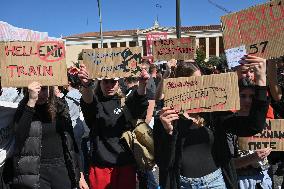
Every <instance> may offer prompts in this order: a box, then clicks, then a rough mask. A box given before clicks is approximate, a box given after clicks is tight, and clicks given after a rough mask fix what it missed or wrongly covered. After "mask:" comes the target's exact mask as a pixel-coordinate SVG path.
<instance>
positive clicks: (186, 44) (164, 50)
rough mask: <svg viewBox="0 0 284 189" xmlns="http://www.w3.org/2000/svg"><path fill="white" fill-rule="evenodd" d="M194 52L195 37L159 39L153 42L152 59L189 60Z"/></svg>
mask: <svg viewBox="0 0 284 189" xmlns="http://www.w3.org/2000/svg"><path fill="white" fill-rule="evenodd" d="M195 52H196V43H195V37H188V38H180V39H161V40H158V41H154V42H153V56H154V60H171V59H176V60H189V59H194V55H195Z"/></svg>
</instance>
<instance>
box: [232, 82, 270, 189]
mask: <svg viewBox="0 0 284 189" xmlns="http://www.w3.org/2000/svg"><path fill="white" fill-rule="evenodd" d="M239 92H240V110H239V111H237V113H236V114H237V115H238V116H248V115H249V111H250V109H251V105H252V101H253V98H254V96H255V88H254V85H253V84H252V83H249V81H247V79H246V78H244V79H243V80H241V82H239ZM232 137H233V138H234V140H231V141H234V143H233V146H234V153H235V154H234V156H236V158H235V159H234V162H235V165H236V169H237V174H238V180H239V188H240V189H253V188H263V189H271V188H272V180H271V178H270V176H269V175H268V168H269V163H268V159H267V157H268V155H269V154H270V152H271V150H272V149H271V148H264V149H260V150H256V151H252V150H249V151H246V150H239V148H238V139H237V137H234V136H232Z"/></svg>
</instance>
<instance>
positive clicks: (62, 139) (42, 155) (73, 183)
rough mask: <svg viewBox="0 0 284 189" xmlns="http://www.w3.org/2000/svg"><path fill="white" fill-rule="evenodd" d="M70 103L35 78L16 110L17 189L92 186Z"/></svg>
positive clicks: (66, 188) (84, 187)
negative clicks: (72, 119) (69, 107)
mask: <svg viewBox="0 0 284 189" xmlns="http://www.w3.org/2000/svg"><path fill="white" fill-rule="evenodd" d="M68 112H69V111H68V106H67V103H66V102H65V101H64V100H63V99H61V98H58V97H55V94H54V89H53V87H43V86H41V84H40V83H38V82H32V83H30V84H29V86H28V91H27V93H26V94H25V97H24V99H23V100H22V101H21V102H20V104H19V107H18V109H17V112H16V114H15V128H14V130H15V136H16V144H15V157H14V178H13V188H15V189H29V188H30V189H34V188H41V189H70V188H77V187H79V188H80V189H88V186H87V184H86V182H85V180H84V176H83V173H82V172H80V170H81V169H82V166H81V162H80V156H79V150H78V147H77V145H76V142H75V140H74V134H73V128H72V123H71V119H70V116H69V113H68Z"/></svg>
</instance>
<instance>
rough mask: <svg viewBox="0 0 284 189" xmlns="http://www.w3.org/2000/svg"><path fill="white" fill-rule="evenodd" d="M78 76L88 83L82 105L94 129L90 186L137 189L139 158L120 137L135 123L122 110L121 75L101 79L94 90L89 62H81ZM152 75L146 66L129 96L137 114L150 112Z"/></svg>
mask: <svg viewBox="0 0 284 189" xmlns="http://www.w3.org/2000/svg"><path fill="white" fill-rule="evenodd" d="M78 76H79V78H80V79H81V82H82V85H83V86H84V87H83V89H82V99H81V108H82V112H83V115H84V118H85V121H86V124H87V125H88V126H89V127H90V130H91V131H90V142H91V162H90V163H91V166H90V172H89V181H90V188H91V189H106V188H112V189H121V188H124V189H135V187H136V168H135V160H134V157H133V155H132V153H131V151H130V149H129V147H128V146H127V145H126V144H125V143H124V142H123V140H121V139H120V138H121V136H122V134H123V132H125V131H127V130H131V129H132V125H131V124H130V121H131V120H126V118H125V116H124V113H123V110H122V99H121V96H120V95H119V94H118V89H119V85H118V78H108V79H106V78H104V79H102V80H100V81H98V83H97V89H96V90H95V93H94V90H93V89H92V88H91V87H89V85H90V82H91V81H90V79H89V73H88V71H87V69H86V67H85V65H81V69H80V72H79V74H78ZM148 79H149V74H148V73H147V71H146V70H142V72H141V75H140V77H139V86H138V88H137V90H133V91H132V92H131V94H129V95H128V96H127V98H126V100H125V105H126V106H127V108H128V109H129V112H131V114H132V117H133V118H143V117H145V115H146V110H147V106H148V101H147V98H146V84H147V81H148Z"/></svg>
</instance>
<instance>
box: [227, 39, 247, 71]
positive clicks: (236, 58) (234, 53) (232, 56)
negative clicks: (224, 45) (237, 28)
mask: <svg viewBox="0 0 284 189" xmlns="http://www.w3.org/2000/svg"><path fill="white" fill-rule="evenodd" d="M225 53H226V57H227V62H228V66H229V68H230V69H231V68H233V67H236V66H239V65H240V61H241V58H242V57H243V56H244V55H246V54H247V52H246V47H245V46H244V45H242V46H240V47H236V48H231V49H227V50H225Z"/></svg>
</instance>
